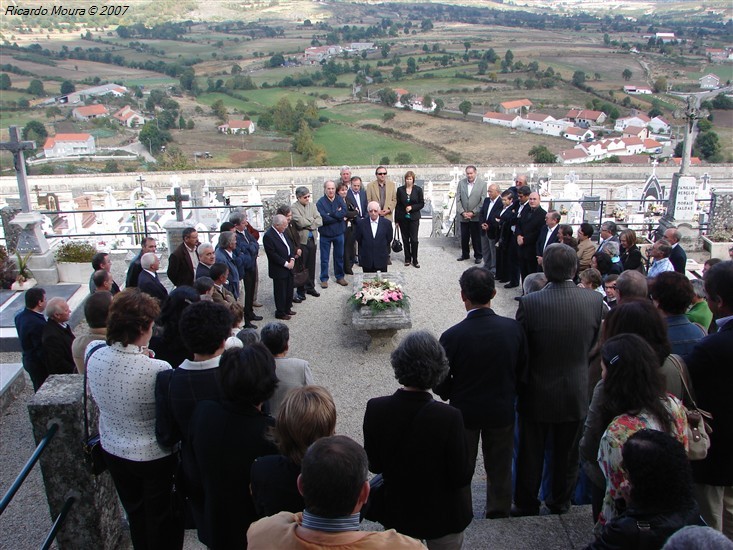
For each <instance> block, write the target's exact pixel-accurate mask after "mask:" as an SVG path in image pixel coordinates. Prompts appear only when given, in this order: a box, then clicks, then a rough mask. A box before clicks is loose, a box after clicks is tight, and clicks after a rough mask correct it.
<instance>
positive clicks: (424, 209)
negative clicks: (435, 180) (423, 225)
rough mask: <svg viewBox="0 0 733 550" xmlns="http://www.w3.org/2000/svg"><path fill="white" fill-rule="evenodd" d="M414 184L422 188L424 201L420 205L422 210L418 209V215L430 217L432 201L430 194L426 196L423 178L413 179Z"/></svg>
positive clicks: (431, 215)
mask: <svg viewBox="0 0 733 550" xmlns="http://www.w3.org/2000/svg"><path fill="white" fill-rule="evenodd" d="M415 185H417V186H418V187H420V188H421V189H422V190H423V200H424V202H425V205H424V206H423V207H422V210H420V217H421V218H432V217H433V201H432V196H428V194H427V193H426V192H425V180H415ZM431 195H432V193H431Z"/></svg>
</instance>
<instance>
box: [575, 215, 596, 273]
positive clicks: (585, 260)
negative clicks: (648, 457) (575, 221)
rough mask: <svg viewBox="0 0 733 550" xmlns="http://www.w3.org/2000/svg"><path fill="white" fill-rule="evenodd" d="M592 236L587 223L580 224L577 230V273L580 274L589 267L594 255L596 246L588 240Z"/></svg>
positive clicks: (589, 225) (590, 226) (590, 228)
mask: <svg viewBox="0 0 733 550" xmlns="http://www.w3.org/2000/svg"><path fill="white" fill-rule="evenodd" d="M592 236H593V226H592V225H591V224H589V223H581V224H580V227H579V228H578V251H577V255H578V263H579V264H580V266H579V267H578V271H579V272H580V273H582V272H583V271H585V270H586V269H588V268H589V267H590V263H591V261H592V259H593V254H595V253H596V245H595V244H593V241H591V240H590V238H591V237H592Z"/></svg>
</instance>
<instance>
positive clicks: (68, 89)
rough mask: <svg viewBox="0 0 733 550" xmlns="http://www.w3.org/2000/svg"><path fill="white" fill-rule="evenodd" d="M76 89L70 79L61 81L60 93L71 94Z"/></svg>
mask: <svg viewBox="0 0 733 550" xmlns="http://www.w3.org/2000/svg"><path fill="white" fill-rule="evenodd" d="M75 91H76V86H74V83H73V82H72V81H71V80H64V81H63V82H62V83H61V95H66V94H71V93H74V92H75Z"/></svg>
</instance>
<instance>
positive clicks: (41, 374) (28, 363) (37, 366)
mask: <svg viewBox="0 0 733 550" xmlns="http://www.w3.org/2000/svg"><path fill="white" fill-rule="evenodd" d="M23 368H24V369H25V371H26V372H27V373H28V376H30V377H31V382H32V383H33V391H34V392H37V391H38V388H40V387H41V386H42V385H43V383H44V382H45V381H46V378H48V371H47V370H46V365H44V364H43V362H41V361H34V360H32V359H30V358H28V357H25V356H24V357H23Z"/></svg>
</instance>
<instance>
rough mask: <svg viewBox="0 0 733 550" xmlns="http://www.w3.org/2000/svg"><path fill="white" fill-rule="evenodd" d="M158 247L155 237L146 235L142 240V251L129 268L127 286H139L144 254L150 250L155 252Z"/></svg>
mask: <svg viewBox="0 0 733 550" xmlns="http://www.w3.org/2000/svg"><path fill="white" fill-rule="evenodd" d="M156 249H157V247H156V243H155V239H154V238H152V237H144V238H143V240H142V241H140V253H139V254H138V255H137V256H135V258H134V259H133V260H132V261H131V262H130V267H128V268H127V277H126V278H125V288H129V287H135V286H137V280H138V278H139V277H140V272H141V271H142V270H143V268H142V266H141V265H140V261H141V259H142V257H143V254H147V253H149V252H152V253H155V251H156Z"/></svg>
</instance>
